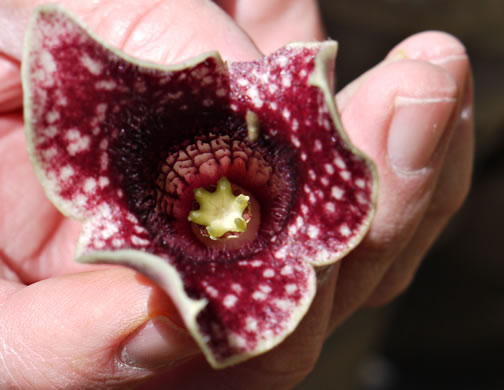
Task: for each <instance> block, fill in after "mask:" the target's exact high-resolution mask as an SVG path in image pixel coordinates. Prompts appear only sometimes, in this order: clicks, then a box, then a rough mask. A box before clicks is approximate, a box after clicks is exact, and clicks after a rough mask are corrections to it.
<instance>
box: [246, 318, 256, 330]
mask: <svg viewBox="0 0 504 390" xmlns="http://www.w3.org/2000/svg"><path fill="white" fill-rule="evenodd" d="M245 329H246V330H248V331H249V332H255V331H256V330H257V320H256V319H255V318H254V317H247V318H245Z"/></svg>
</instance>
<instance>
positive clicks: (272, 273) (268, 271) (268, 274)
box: [263, 268, 275, 278]
mask: <svg viewBox="0 0 504 390" xmlns="http://www.w3.org/2000/svg"><path fill="white" fill-rule="evenodd" d="M263 276H264V277H265V278H272V277H273V276H275V271H274V270H272V269H271V268H268V269H265V270H264V272H263Z"/></svg>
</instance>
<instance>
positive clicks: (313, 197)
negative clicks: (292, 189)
mask: <svg viewBox="0 0 504 390" xmlns="http://www.w3.org/2000/svg"><path fill="white" fill-rule="evenodd" d="M308 201H309V202H310V203H311V204H315V203H317V198H315V195H313V192H312V193H311V194H310V195H309V196H308Z"/></svg>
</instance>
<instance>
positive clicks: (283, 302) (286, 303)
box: [274, 299, 294, 311]
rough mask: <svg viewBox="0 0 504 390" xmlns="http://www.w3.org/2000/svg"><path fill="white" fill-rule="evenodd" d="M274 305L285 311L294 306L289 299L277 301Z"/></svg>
mask: <svg viewBox="0 0 504 390" xmlns="http://www.w3.org/2000/svg"><path fill="white" fill-rule="evenodd" d="M274 303H275V306H276V307H278V308H279V309H280V310H283V311H288V310H289V309H291V308H292V306H293V305H294V302H292V301H291V300H289V299H275V301H274Z"/></svg>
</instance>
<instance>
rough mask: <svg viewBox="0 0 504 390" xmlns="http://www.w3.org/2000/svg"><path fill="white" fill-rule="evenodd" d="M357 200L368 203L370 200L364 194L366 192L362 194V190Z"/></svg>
mask: <svg viewBox="0 0 504 390" xmlns="http://www.w3.org/2000/svg"><path fill="white" fill-rule="evenodd" d="M357 201H358V202H359V203H360V204H367V203H368V200H367V198H366V197H365V196H364V194H362V193H361V192H359V193H358V194H357Z"/></svg>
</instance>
